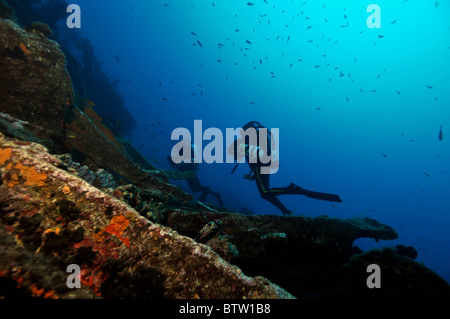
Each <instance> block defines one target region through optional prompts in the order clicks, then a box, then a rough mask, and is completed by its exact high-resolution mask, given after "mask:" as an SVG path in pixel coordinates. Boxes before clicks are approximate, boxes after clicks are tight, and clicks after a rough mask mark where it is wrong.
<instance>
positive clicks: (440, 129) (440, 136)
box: [438, 125, 443, 141]
mask: <svg viewBox="0 0 450 319" xmlns="http://www.w3.org/2000/svg"><path fill="white" fill-rule="evenodd" d="M438 137H439V141H442V137H443V136H442V125H441V127H440V128H439V136H438Z"/></svg>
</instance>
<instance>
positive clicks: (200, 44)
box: [197, 40, 203, 48]
mask: <svg viewBox="0 0 450 319" xmlns="http://www.w3.org/2000/svg"><path fill="white" fill-rule="evenodd" d="M197 43H198V45H199V46H200V47H201V48H203V44H202V43H201V42H200V41H199V40H197Z"/></svg>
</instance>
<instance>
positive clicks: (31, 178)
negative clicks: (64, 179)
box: [14, 163, 47, 186]
mask: <svg viewBox="0 0 450 319" xmlns="http://www.w3.org/2000/svg"><path fill="white" fill-rule="evenodd" d="M14 168H17V169H19V170H20V174H21V175H22V177H23V178H25V183H24V184H25V185H26V186H44V185H45V180H46V179H47V175H46V174H45V173H39V172H38V171H36V169H35V168H34V167H29V166H24V165H22V164H21V163H18V164H16V165H15V166H14Z"/></svg>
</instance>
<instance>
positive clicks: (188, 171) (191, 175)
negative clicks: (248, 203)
mask: <svg viewBox="0 0 450 319" xmlns="http://www.w3.org/2000/svg"><path fill="white" fill-rule="evenodd" d="M196 156H197V147H196V145H195V144H191V161H190V162H189V163H184V162H181V163H180V164H176V163H174V162H173V160H172V157H171V156H170V155H169V156H167V160H168V161H169V163H170V166H171V167H172V168H173V169H175V170H177V171H178V172H179V174H177V173H171V174H168V175H170V178H172V179H185V180H186V182H187V184H188V186H189V188H190V190H191V191H192V193H197V192H201V195H200V197H199V199H198V200H199V201H200V202H202V203H205V202H206V199H207V197H208V195H212V196H214V197H215V198H216V199H217V201H218V202H219V204H220V206H222V207H224V204H223V202H222V197H221V195H220V193H219V192H213V191H212V190H211V188H210V187H209V186H202V184H201V183H200V180H199V178H198V177H197V171H198V168H199V165H198V163H195V158H196ZM166 173H168V172H166Z"/></svg>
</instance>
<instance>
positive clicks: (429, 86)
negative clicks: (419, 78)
mask: <svg viewBox="0 0 450 319" xmlns="http://www.w3.org/2000/svg"><path fill="white" fill-rule="evenodd" d="M425 87H427V88H429V89H430V90H432V89H434V87H432V86H431V85H425Z"/></svg>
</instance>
